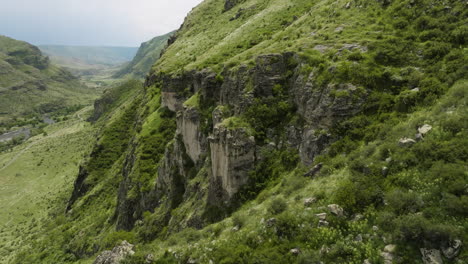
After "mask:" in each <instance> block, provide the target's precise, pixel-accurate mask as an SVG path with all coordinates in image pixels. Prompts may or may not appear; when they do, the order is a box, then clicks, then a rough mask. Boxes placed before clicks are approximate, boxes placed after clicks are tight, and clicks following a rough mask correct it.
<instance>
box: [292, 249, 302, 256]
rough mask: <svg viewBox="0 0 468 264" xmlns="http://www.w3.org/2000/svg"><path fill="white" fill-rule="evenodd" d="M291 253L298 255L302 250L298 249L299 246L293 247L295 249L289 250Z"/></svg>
mask: <svg viewBox="0 0 468 264" xmlns="http://www.w3.org/2000/svg"><path fill="white" fill-rule="evenodd" d="M289 253H291V254H293V255H295V256H297V255H299V254H301V250H300V249H298V248H293V249H291V250H289Z"/></svg>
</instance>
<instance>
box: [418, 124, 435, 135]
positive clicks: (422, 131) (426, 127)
mask: <svg viewBox="0 0 468 264" xmlns="http://www.w3.org/2000/svg"><path fill="white" fill-rule="evenodd" d="M431 130H432V126H430V125H428V124H424V125H423V126H422V127H420V128H418V132H419V134H421V135H425V134H427V133H428V132H429V131H431Z"/></svg>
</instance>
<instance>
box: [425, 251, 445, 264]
mask: <svg viewBox="0 0 468 264" xmlns="http://www.w3.org/2000/svg"><path fill="white" fill-rule="evenodd" d="M420 251H421V255H422V260H423V262H424V264H442V263H443V261H442V256H441V255H440V251H439V250H437V249H425V248H421V249H420Z"/></svg>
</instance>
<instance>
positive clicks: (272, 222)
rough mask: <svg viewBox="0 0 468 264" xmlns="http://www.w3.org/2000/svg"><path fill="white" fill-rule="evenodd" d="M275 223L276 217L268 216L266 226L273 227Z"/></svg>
mask: <svg viewBox="0 0 468 264" xmlns="http://www.w3.org/2000/svg"><path fill="white" fill-rule="evenodd" d="M275 224H276V218H270V219H268V220H267V221H266V226H267V227H273V226H274V225H275Z"/></svg>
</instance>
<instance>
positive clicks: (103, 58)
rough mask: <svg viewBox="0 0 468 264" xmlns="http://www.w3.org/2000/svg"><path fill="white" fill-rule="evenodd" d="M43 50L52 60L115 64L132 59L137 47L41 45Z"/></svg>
mask: <svg viewBox="0 0 468 264" xmlns="http://www.w3.org/2000/svg"><path fill="white" fill-rule="evenodd" d="M38 47H39V48H40V49H41V50H42V52H44V53H45V54H47V55H48V56H50V57H51V59H52V60H54V59H57V60H58V61H60V60H65V62H66V60H69V59H72V60H76V61H80V62H82V63H85V64H90V65H110V66H115V65H119V64H122V63H125V62H128V61H131V60H132V59H133V57H134V56H135V54H136V52H137V50H138V48H137V47H88V46H63V45H39V46H38Z"/></svg>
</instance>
